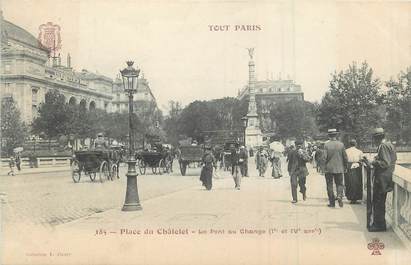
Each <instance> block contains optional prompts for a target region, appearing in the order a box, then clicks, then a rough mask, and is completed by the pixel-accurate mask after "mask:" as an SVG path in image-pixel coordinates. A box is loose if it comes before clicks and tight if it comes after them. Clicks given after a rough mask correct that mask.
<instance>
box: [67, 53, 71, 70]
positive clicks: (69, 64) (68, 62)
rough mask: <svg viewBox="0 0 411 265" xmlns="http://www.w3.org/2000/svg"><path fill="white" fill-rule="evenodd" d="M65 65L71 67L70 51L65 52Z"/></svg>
mask: <svg viewBox="0 0 411 265" xmlns="http://www.w3.org/2000/svg"><path fill="white" fill-rule="evenodd" d="M67 67H68V68H71V56H70V53H68V54H67Z"/></svg>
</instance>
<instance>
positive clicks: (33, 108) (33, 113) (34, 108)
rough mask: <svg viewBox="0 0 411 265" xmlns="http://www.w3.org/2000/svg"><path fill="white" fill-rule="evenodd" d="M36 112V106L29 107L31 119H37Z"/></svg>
mask: <svg viewBox="0 0 411 265" xmlns="http://www.w3.org/2000/svg"><path fill="white" fill-rule="evenodd" d="M37 114H38V110H37V106H36V105H32V106H31V116H32V118H33V119H35V118H37Z"/></svg>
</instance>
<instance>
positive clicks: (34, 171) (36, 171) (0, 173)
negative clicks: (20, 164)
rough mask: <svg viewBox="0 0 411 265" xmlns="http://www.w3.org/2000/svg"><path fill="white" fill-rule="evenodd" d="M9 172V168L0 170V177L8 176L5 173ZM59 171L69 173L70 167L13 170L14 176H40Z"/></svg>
mask: <svg viewBox="0 0 411 265" xmlns="http://www.w3.org/2000/svg"><path fill="white" fill-rule="evenodd" d="M9 171H10V168H9V167H1V168H0V176H8V175H7V173H8V172H9ZM60 171H70V166H53V167H38V168H29V167H28V168H26V167H25V168H22V169H21V171H18V170H17V168H16V167H15V168H14V175H15V176H19V175H31V174H41V173H48V172H60Z"/></svg>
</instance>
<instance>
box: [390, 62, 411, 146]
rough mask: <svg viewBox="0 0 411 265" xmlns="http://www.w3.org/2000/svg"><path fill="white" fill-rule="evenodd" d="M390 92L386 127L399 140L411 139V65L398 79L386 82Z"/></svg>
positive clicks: (407, 140) (408, 140)
mask: <svg viewBox="0 0 411 265" xmlns="http://www.w3.org/2000/svg"><path fill="white" fill-rule="evenodd" d="M386 86H387V87H388V92H387V93H386V95H385V98H384V103H385V105H386V107H387V117H386V122H385V128H386V129H387V131H388V132H389V134H391V135H392V136H394V137H395V138H396V140H397V141H405V142H407V143H408V142H410V141H411V67H409V68H408V69H407V71H406V72H401V73H400V74H399V75H398V77H397V80H394V79H391V80H390V81H388V82H386Z"/></svg>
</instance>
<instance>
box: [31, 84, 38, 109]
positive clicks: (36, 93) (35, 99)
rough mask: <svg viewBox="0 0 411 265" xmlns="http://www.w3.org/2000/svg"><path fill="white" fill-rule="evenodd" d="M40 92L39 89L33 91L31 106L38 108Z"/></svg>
mask: <svg viewBox="0 0 411 265" xmlns="http://www.w3.org/2000/svg"><path fill="white" fill-rule="evenodd" d="M38 91H39V89H38V88H36V87H34V88H32V89H31V104H32V105H34V106H37V100H38Z"/></svg>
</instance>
